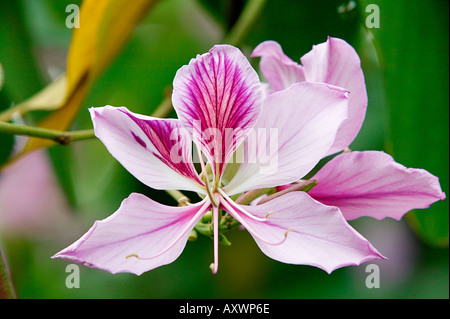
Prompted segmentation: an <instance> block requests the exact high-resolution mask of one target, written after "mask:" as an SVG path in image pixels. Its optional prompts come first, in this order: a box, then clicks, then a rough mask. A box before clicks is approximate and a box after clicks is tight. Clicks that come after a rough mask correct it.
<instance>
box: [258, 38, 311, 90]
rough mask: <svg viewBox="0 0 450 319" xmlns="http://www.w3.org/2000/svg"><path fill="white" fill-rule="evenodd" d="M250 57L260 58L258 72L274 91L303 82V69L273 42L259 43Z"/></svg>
mask: <svg viewBox="0 0 450 319" xmlns="http://www.w3.org/2000/svg"><path fill="white" fill-rule="evenodd" d="M251 57H252V58H255V57H261V61H260V63H259V68H260V71H261V72H262V74H263V75H264V77H265V78H266V80H267V81H268V82H269V84H270V85H271V86H272V89H273V90H275V91H281V90H284V89H286V88H288V87H290V86H291V85H292V84H294V83H297V82H303V81H305V74H304V72H303V67H302V66H301V65H299V64H298V63H296V62H294V61H292V60H291V59H290V58H289V57H288V56H287V55H286V54H284V53H283V50H282V48H281V46H280V45H279V44H278V43H277V42H275V41H264V42H262V43H260V44H259V45H258V46H257V47H256V48H255V49H254V50H253V52H252V55H251Z"/></svg>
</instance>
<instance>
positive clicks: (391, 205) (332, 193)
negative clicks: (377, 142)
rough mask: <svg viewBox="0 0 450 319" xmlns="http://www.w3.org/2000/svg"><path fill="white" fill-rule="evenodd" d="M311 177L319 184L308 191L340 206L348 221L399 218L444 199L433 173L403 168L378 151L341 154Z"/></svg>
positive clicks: (328, 203)
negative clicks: (366, 217) (366, 218)
mask: <svg viewBox="0 0 450 319" xmlns="http://www.w3.org/2000/svg"><path fill="white" fill-rule="evenodd" d="M313 178H314V179H316V180H317V181H318V184H317V185H316V186H315V187H314V188H313V189H312V190H311V191H310V192H309V194H310V195H311V196H312V197H313V198H315V199H316V200H318V201H320V202H322V203H324V204H325V205H331V206H337V207H339V209H340V210H341V211H342V213H343V215H344V217H345V218H346V219H347V220H351V219H355V218H358V217H361V216H370V217H374V218H376V219H382V218H385V217H391V218H394V219H397V220H398V219H400V218H402V216H403V215H404V214H406V213H407V212H408V211H410V210H412V209H416V208H427V207H429V206H430V205H431V204H432V203H434V202H436V201H437V200H444V199H445V194H444V193H443V192H442V190H441V187H440V185H439V179H438V178H437V177H436V176H434V175H432V174H430V173H429V172H427V171H426V170H423V169H413V168H406V167H405V166H403V165H401V164H399V163H396V162H395V161H394V159H393V158H392V157H391V156H390V155H388V154H386V153H383V152H377V151H365V152H350V153H343V154H340V155H338V156H336V157H335V158H333V159H332V160H331V161H330V162H328V163H327V164H326V165H325V166H324V167H323V168H322V169H321V170H320V171H319V172H318V173H317V174H316V175H315V176H314V177H313Z"/></svg>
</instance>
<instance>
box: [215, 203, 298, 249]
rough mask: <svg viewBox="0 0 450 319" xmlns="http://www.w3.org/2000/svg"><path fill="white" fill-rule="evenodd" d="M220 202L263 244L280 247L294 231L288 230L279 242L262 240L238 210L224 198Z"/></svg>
mask: <svg viewBox="0 0 450 319" xmlns="http://www.w3.org/2000/svg"><path fill="white" fill-rule="evenodd" d="M220 202H221V203H222V205H223V206H224V207H225V209H227V210H228V212H229V213H230V214H233V217H234V218H235V219H236V220H237V221H238V222H240V223H241V224H242V226H244V227H245V228H246V229H247V230H248V231H249V232H251V233H252V236H254V237H256V238H257V239H258V240H260V241H262V242H263V243H265V244H267V245H271V246H278V245H281V244H283V243H284V242H285V241H286V239H287V235H288V233H289V232H291V231H293V229H288V230H286V232H285V233H284V238H283V239H282V240H281V241H279V242H269V241H267V240H265V239H263V238H261V237H260V236H259V235H258V234H256V233H255V232H253V231H251V228H250V227H249V225H248V224H247V223H246V222H245V221H244V220H243V219H242V218H241V216H240V215H239V214H238V213H237V212H236V210H234V208H233V207H232V206H231V205H230V204H229V203H228V202H227V201H226V200H224V199H223V198H221V199H220Z"/></svg>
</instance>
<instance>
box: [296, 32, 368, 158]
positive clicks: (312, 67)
mask: <svg viewBox="0 0 450 319" xmlns="http://www.w3.org/2000/svg"><path fill="white" fill-rule="evenodd" d="M300 60H301V63H302V65H303V70H304V72H305V77H306V81H311V82H323V83H328V84H332V85H336V86H339V87H342V88H345V89H347V90H348V91H349V92H350V95H349V104H348V119H347V120H346V121H345V122H344V124H343V125H342V127H341V128H340V129H339V132H338V134H337V136H336V140H335V142H334V144H333V146H332V148H331V149H330V151H329V152H328V154H333V153H336V152H339V151H341V150H343V149H344V148H345V147H347V146H349V145H350V144H351V142H353V140H354V139H355V137H356V135H357V134H358V132H359V130H360V128H361V125H362V123H363V121H364V117H365V115H366V109H367V91H366V84H365V80H364V73H363V71H362V69H361V61H360V59H359V56H358V54H357V53H356V51H355V49H353V47H352V46H351V45H349V44H348V43H347V42H345V41H344V40H341V39H337V38H331V37H329V38H328V40H327V42H324V43H321V44H318V45H316V46H314V47H313V49H312V50H311V51H310V52H308V53H307V54H305V55H304V56H303V57H302V58H301V59H300Z"/></svg>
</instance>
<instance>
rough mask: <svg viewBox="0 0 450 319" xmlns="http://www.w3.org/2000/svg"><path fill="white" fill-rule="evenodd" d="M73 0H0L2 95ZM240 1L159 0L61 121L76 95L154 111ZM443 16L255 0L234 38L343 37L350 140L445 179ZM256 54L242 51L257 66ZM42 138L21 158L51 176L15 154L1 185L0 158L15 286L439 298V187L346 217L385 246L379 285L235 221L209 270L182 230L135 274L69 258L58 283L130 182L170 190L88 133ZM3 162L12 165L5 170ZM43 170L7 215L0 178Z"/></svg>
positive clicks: (204, 247) (96, 293) (112, 292)
mask: <svg viewBox="0 0 450 319" xmlns="http://www.w3.org/2000/svg"><path fill="white" fill-rule="evenodd" d="M71 3H75V4H80V1H75V0H38V1H36V0H15V1H1V2H0V63H1V64H2V65H3V68H4V69H5V84H4V86H3V89H2V90H1V91H0V111H2V110H4V109H7V108H8V107H10V106H12V105H14V104H18V103H20V102H22V101H23V100H25V99H26V98H28V97H30V96H32V95H33V94H34V93H36V92H38V91H39V90H40V89H42V88H43V87H45V86H46V85H47V84H48V83H50V82H51V81H52V80H54V79H55V77H57V76H58V75H60V74H61V73H62V72H64V70H65V67H66V58H67V52H68V48H69V44H70V40H71V34H72V30H71V29H68V28H67V27H66V25H65V21H66V17H67V16H68V13H66V12H65V8H66V6H67V5H68V4H71ZM245 4H246V1H243V0H241V1H238V0H235V1H233V0H230V1H226V0H220V1H217V0H201V1H200V0H198V1H197V0H161V1H159V2H158V3H157V5H156V6H155V7H154V8H153V9H152V10H151V11H150V12H149V14H148V15H147V16H146V17H145V18H144V19H143V20H142V22H141V23H140V24H139V25H138V26H137V27H136V29H135V30H134V32H133V34H132V36H131V37H130V39H129V41H128V42H127V43H126V45H125V46H124V48H123V50H122V51H121V52H120V54H119V55H118V56H117V58H116V59H115V60H114V61H113V62H112V64H111V66H110V67H109V68H108V69H107V70H106V71H105V72H104V74H103V75H102V76H101V77H100V78H99V79H98V80H97V81H96V82H95V83H94V85H93V87H92V89H91V90H90V93H89V94H88V96H87V98H86V99H85V101H84V103H83V105H82V108H81V111H80V113H79V115H78V116H77V118H76V121H75V123H74V125H73V126H72V128H71V129H74V130H75V129H88V128H91V127H92V124H91V122H90V118H89V114H88V111H87V108H88V107H91V106H104V105H107V104H109V105H115V106H127V107H128V108H129V109H130V110H132V111H135V112H137V113H142V114H151V113H152V112H153V110H154V109H155V108H156V107H157V106H158V105H159V103H160V102H161V101H162V100H163V98H164V96H165V94H167V92H168V91H170V88H171V83H172V80H173V77H174V75H175V72H176V71H177V69H178V68H180V67H181V66H182V65H184V64H187V63H188V62H189V60H190V59H191V58H193V57H195V56H196V55H197V54H201V53H204V52H206V51H208V50H209V49H210V48H211V47H212V46H213V45H214V44H217V43H220V42H221V41H222V39H223V38H224V36H225V35H226V34H227V32H229V30H230V28H231V27H232V26H233V25H234V23H235V22H236V20H237V19H238V17H239V16H240V13H241V11H242V8H243V7H244V6H245ZM369 4H376V5H377V6H378V8H379V13H380V16H379V17H380V25H379V26H380V27H379V28H368V27H367V26H366V19H367V18H371V17H370V15H371V14H372V13H373V12H371V11H370V12H366V8H367V6H368V5H369ZM448 21H449V2H448V1H446V0H433V1H426V2H424V1H418V0H416V1H406V0H398V1H370V0H364V1H331V0H326V1H306V0H304V1H291V0H277V1H275V0H267V2H266V4H265V6H264V9H263V11H262V12H261V14H260V15H259V16H258V18H257V19H256V21H255V23H254V25H253V27H252V28H251V29H250V30H249V32H248V33H247V35H246V36H245V38H244V40H243V41H242V43H241V45H240V48H241V49H242V50H243V52H244V53H245V54H247V55H249V54H250V52H251V51H252V49H253V48H254V47H255V46H256V45H257V44H259V43H260V42H262V41H265V40H276V41H278V42H279V43H280V44H281V45H282V47H283V49H284V51H285V53H286V54H287V55H288V56H290V57H291V58H292V59H294V60H296V61H298V60H299V58H300V57H301V56H302V55H303V54H305V53H307V52H308V51H309V50H310V49H311V47H312V45H314V44H318V43H321V42H324V41H326V39H327V36H333V37H339V38H342V39H345V40H346V41H347V42H349V43H350V44H352V45H353V46H354V48H355V49H356V50H357V51H358V53H359V55H360V57H361V61H362V67H363V70H364V73H365V76H366V84H367V90H368V96H369V105H368V110H367V115H366V120H365V123H364V125H363V127H362V129H361V132H360V134H359V136H358V137H357V139H356V140H355V142H354V143H353V144H352V145H351V146H350V147H351V148H352V149H353V150H384V151H386V152H388V153H390V154H392V155H393V156H394V158H395V159H396V161H397V162H399V163H401V164H403V165H405V166H408V167H417V168H424V169H426V170H428V171H429V172H431V173H432V174H434V175H436V176H438V177H439V178H440V181H441V186H442V189H443V191H444V192H445V193H446V194H448V191H449V171H448V166H449V135H448V133H449V125H448V124H449V114H448V113H449V96H448V85H449V83H448V82H449V74H448V72H449V65H448V63H449V62H448V61H449V60H448V58H449V51H448V45H449V39H448V27H449V25H448V24H449V23H448ZM112 41H113V39H112ZM258 62H259V61H258V59H252V60H251V63H252V64H253V65H254V67H255V68H256V69H257V67H258ZM45 115H46V113H45V112H42V111H41V112H33V113H31V114H27V115H26V116H25V117H24V119H23V120H24V121H25V122H27V123H34V122H35V121H37V120H38V119H40V118H42V117H43V116H45ZM172 115H173V114H172ZM13 144H14V140H13V136H11V135H7V134H2V133H0V164H1V163H3V162H5V161H6V159H7V158H8V156H9V155H10V153H11V151H12V149H13ZM38 154H39V155H36V154H32V155H36V159H35V161H34V162H31V161H30V163H29V164H28V165H29V166H32V165H36V166H35V167H36V168H35V170H42V171H43V170H45V171H46V170H48V172H49V174H52V175H50V179H49V178H48V176H47V179H45V178H44V179H43V180H42V179H39V178H38V177H36V178H33V176H32V175H33V169H31V172H28V171H25V170H22V169H21V168H19V169H17V170H16V174H15V175H16V176H19V177H20V178H21V180H19V181H16V182H15V183H12V182H11V184H8V186H5V182H4V180H5V179H6V177H5V176H6V175H7V174H6V173H5V172H4V171H2V172H0V192H4V194H3V197H2V194H1V193H0V236H1V238H0V243H1V247H2V249H3V252H4V254H5V257H6V259H7V262H8V264H9V267H10V271H11V275H12V278H13V282H14V285H15V289H16V292H17V295H18V297H19V298H449V263H448V262H449V250H448V229H449V219H448V216H449V205H448V200H446V201H444V202H438V203H435V204H433V205H432V207H431V208H429V209H426V210H418V211H414V212H410V213H408V214H407V216H406V217H405V218H403V219H402V220H401V221H399V222H398V221H394V220H390V219H386V220H382V221H377V220H374V219H370V218H360V219H358V220H355V221H352V222H351V224H352V225H353V226H354V227H355V228H356V229H357V230H358V231H359V232H360V233H361V234H362V235H363V236H365V237H366V238H367V239H369V241H371V242H372V244H373V245H374V246H375V247H376V248H377V249H378V250H379V251H380V252H381V253H382V254H383V255H385V256H387V257H388V260H387V261H379V262H375V263H376V264H377V265H379V267H380V274H381V278H380V288H378V289H376V288H374V289H368V288H367V287H366V285H365V280H366V277H367V275H368V273H366V272H365V269H366V265H367V264H368V263H366V264H363V265H361V266H359V267H347V268H343V269H338V270H336V271H335V272H333V273H332V274H331V275H328V274H326V273H325V272H323V271H322V270H319V269H316V268H313V267H308V266H294V265H287V264H282V263H279V262H276V261H274V260H271V259H270V258H268V257H266V256H265V255H264V254H263V253H262V252H261V251H260V250H259V248H258V247H257V246H256V244H255V242H254V241H253V239H252V238H251V236H250V235H249V234H248V233H246V232H242V231H235V232H233V233H231V234H230V235H229V239H230V241H231V242H232V245H231V246H230V247H225V246H223V247H220V269H219V272H218V274H217V275H212V274H211V271H210V269H209V267H208V266H209V264H210V262H211V260H212V253H213V249H212V241H211V240H210V239H208V238H206V237H200V238H199V239H198V240H197V241H196V242H188V244H187V246H186V248H185V250H184V252H183V253H182V255H181V256H180V257H179V258H178V259H177V260H176V261H175V262H173V263H172V264H170V265H167V266H163V267H160V268H157V269H155V270H152V271H150V272H147V273H144V274H143V275H141V276H139V277H137V276H135V275H131V274H117V275H111V274H109V273H106V272H104V271H100V270H96V269H90V268H86V267H84V266H80V288H78V289H76V288H74V289H68V288H67V287H66V285H65V281H66V277H67V275H68V273H66V271H65V270H66V266H67V265H68V264H69V263H68V262H66V261H63V260H51V259H50V256H52V255H53V254H54V253H56V252H58V251H59V250H61V249H62V248H64V247H66V246H67V245H69V244H71V243H72V242H73V241H74V240H76V239H78V238H79V237H80V236H81V235H82V234H84V232H85V231H86V230H87V229H88V228H89V227H90V226H91V225H92V224H93V222H94V221H95V220H97V219H102V218H105V217H107V216H109V215H110V214H112V213H113V212H114V211H115V210H116V209H117V208H118V207H119V205H120V203H121V201H122V200H123V199H124V198H126V197H127V196H128V195H129V194H130V193H131V192H139V193H142V194H145V195H147V196H149V197H151V198H153V199H155V200H157V201H159V202H163V203H167V204H172V205H174V204H176V203H175V202H174V201H173V200H172V199H171V198H170V197H169V196H168V195H167V194H166V193H165V192H161V191H155V190H152V189H149V188H148V187H146V186H144V185H142V184H140V183H139V182H138V181H137V180H136V179H135V178H134V177H133V176H131V175H130V174H129V173H128V172H127V171H125V170H124V169H123V168H122V167H121V166H120V164H118V163H117V162H116V161H115V159H114V158H113V157H112V156H110V155H109V153H107V151H106V150H105V148H104V146H103V145H102V144H101V143H100V142H99V141H97V140H89V141H83V142H77V143H73V144H70V145H69V146H64V147H63V146H54V147H52V148H50V149H48V150H44V151H39V153H38ZM47 159H48V162H47ZM39 161H42V162H39ZM38 162H39V163H38ZM46 163H48V164H49V165H48V166H46ZM21 172H22V175H21V174H20V173H21ZM25 172H27V173H26V174H25ZM34 173H35V172H34ZM11 175H12V174H8V178H9V179H11V178H12V179H14V178H13V177H11ZM24 175H25V176H24ZM19 177H17V178H19ZM2 181H3V188H2V187H1V186H2V184H1V183H2ZM43 181H44V182H45V185H47V186H48V185H50V186H48V190H44V191H43V194H45V196H46V197H45V203H42V202H39V200H38V201H37V202H35V203H28V204H29V205H28V206H27V205H23V206H24V207H22V208H21V209H22V210H21V212H23V211H24V210H25V213H26V214H28V215H29V216H31V217H27V218H23V219H21V220H20V222H19V221H17V220H16V219H15V217H18V216H17V215H16V216H11V214H13V215H14V214H18V213H16V212H15V210H14V209H16V208H15V207H14V205H11V204H8V205H9V206H8V205H6V204H5V203H2V200H3V201H4V202H6V201H7V199H8V198H9V199H11V196H12V195H11V196H7V195H5V194H6V191H5V189H9V190H11V187H14V189H13V191H12V192H11V193H15V194H16V196H17V197H16V201H24V202H26V201H28V200H30V199H36V196H34V197H33V194H34V193H33V191H30V189H33V187H34V188H36V187H44V182H43ZM40 183H41V184H40ZM9 185H11V186H9ZM27 186H28V187H27ZM7 187H9V188H7ZM61 190H62V192H61ZM8 194H9V192H8ZM47 196H48V198H49V199H47ZM43 201H44V199H43ZM49 201H54V202H51V203H49ZM34 209H36V211H34Z"/></svg>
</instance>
